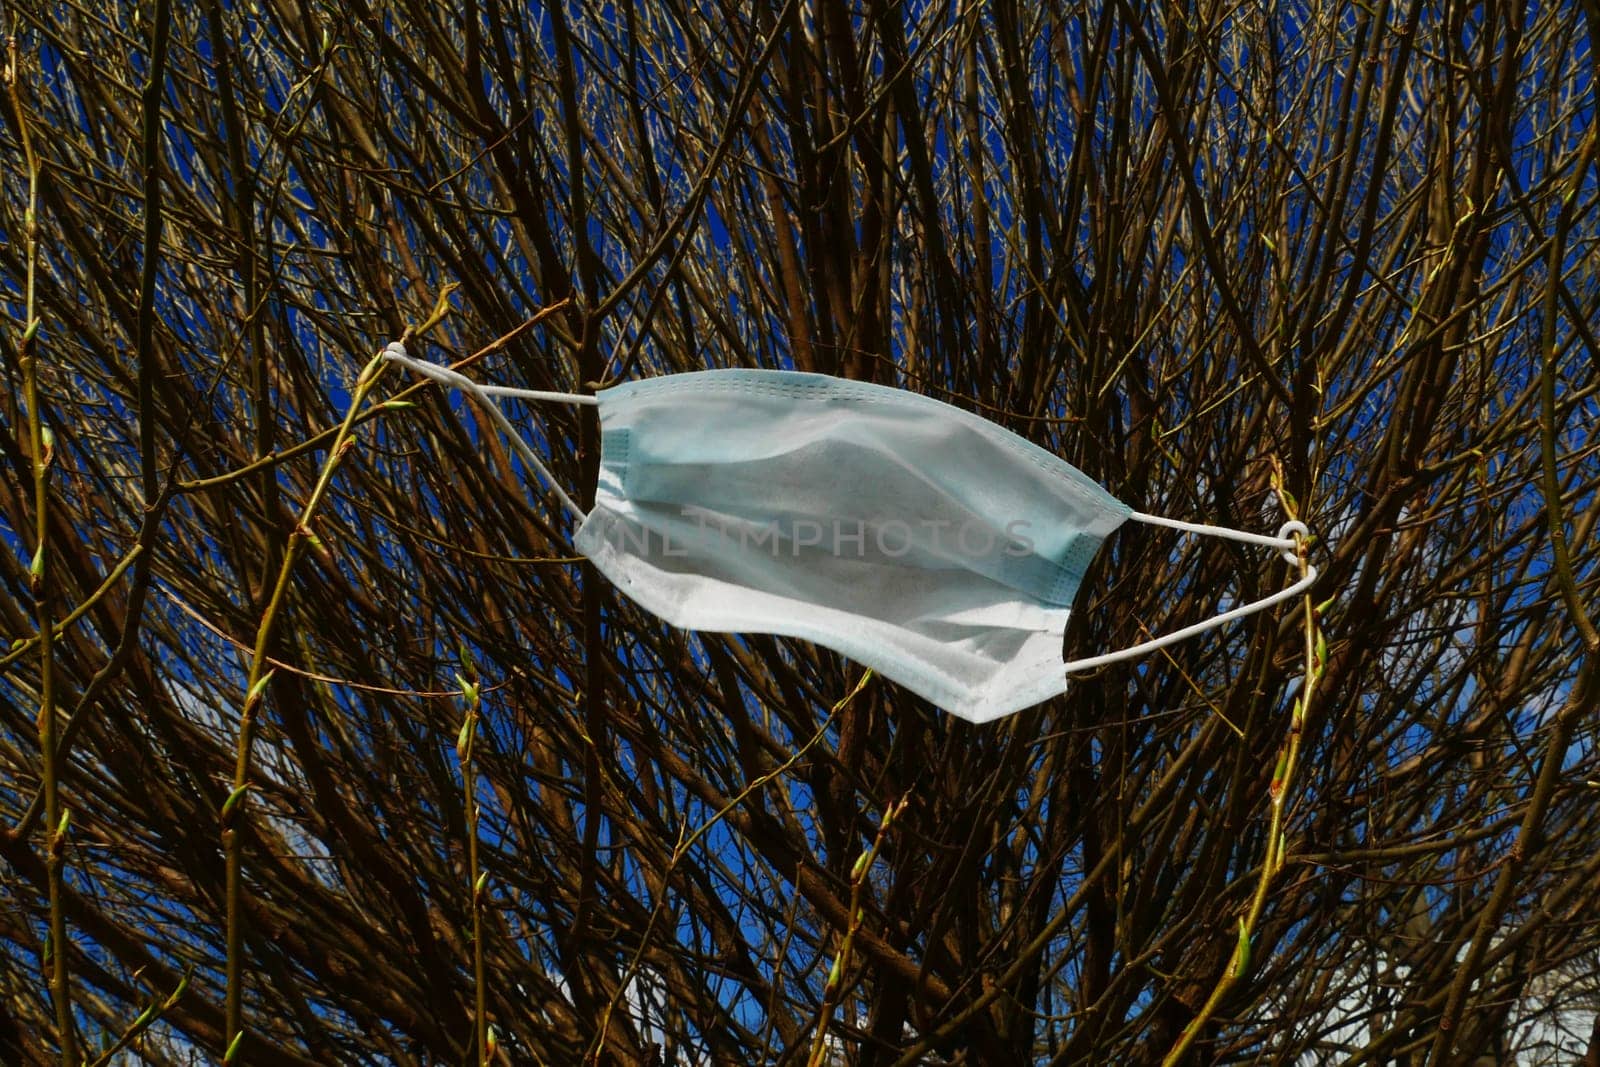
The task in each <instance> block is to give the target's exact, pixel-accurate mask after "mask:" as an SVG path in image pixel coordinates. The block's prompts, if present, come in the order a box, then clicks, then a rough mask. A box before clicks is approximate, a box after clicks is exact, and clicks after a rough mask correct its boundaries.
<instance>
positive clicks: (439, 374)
mask: <svg viewBox="0 0 1600 1067" xmlns="http://www.w3.org/2000/svg"><path fill="white" fill-rule="evenodd" d="M383 358H384V359H387V360H390V361H391V362H394V363H398V364H400V365H401V366H402V367H409V368H411V369H412V370H414V371H416V372H417V373H418V374H420V375H422V376H423V377H425V378H432V379H433V380H434V381H436V382H438V383H439V384H440V385H448V386H454V387H455V388H457V389H460V390H461V391H462V392H464V393H466V394H467V395H468V396H470V397H472V398H473V399H474V400H476V401H477V402H478V404H479V405H480V406H481V407H482V408H483V409H484V411H486V412H488V414H489V417H490V418H491V419H493V420H494V423H495V425H496V426H498V427H500V432H502V433H504V434H505V435H506V436H507V437H509V438H510V439H511V447H512V448H514V449H516V452H517V455H519V456H521V457H522V460H523V462H525V463H527V464H528V466H530V467H532V468H533V469H534V470H536V471H538V472H539V473H540V474H542V475H543V476H544V480H545V481H546V482H548V483H549V485H550V489H551V491H552V492H554V493H555V494H556V498H557V499H558V500H560V501H561V505H562V507H564V508H566V509H567V511H568V512H569V513H571V515H572V517H573V518H575V519H577V520H578V521H579V522H582V521H583V520H584V519H585V518H587V517H588V516H586V515H585V514H584V512H583V509H582V508H580V507H579V506H578V504H577V502H576V501H575V500H573V499H572V498H571V497H570V496H568V495H567V491H566V490H565V489H563V488H561V483H560V482H558V481H556V479H555V476H554V475H553V474H551V473H550V469H549V468H548V467H546V466H545V465H544V462H543V461H542V460H541V459H540V458H539V454H538V453H537V452H535V451H534V450H533V449H532V448H531V447H530V446H529V445H528V442H527V441H524V440H523V439H522V435H521V434H520V433H518V432H517V428H516V427H515V426H513V425H511V420H510V419H508V418H506V415H505V412H503V411H501V410H500V405H499V404H496V403H495V402H494V399H493V398H494V397H497V396H511V397H518V398H520V399H523V400H553V401H556V402H557V403H563V404H598V403H599V400H597V399H596V398H594V397H592V396H584V395H583V394H581V393H547V392H540V391H538V390H535V389H513V388H511V387H509V386H504V385H479V384H478V383H477V382H475V381H473V380H472V379H471V378H468V377H467V376H466V375H463V374H457V373H456V372H455V371H453V370H451V369H450V368H449V367H441V366H439V365H438V364H436V363H426V362H424V361H422V360H420V359H412V358H411V357H410V356H408V355H406V347H405V345H402V344H401V343H400V342H398V341H395V342H392V343H390V344H388V345H386V346H384V349H383Z"/></svg>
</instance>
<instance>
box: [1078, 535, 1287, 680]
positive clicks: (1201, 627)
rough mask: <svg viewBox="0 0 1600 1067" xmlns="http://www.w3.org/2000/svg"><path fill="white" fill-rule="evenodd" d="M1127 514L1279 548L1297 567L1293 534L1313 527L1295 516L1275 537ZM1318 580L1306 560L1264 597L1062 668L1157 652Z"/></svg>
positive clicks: (1086, 666) (1085, 667) (1099, 664)
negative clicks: (1301, 571)
mask: <svg viewBox="0 0 1600 1067" xmlns="http://www.w3.org/2000/svg"><path fill="white" fill-rule="evenodd" d="M1128 517H1129V518H1131V519H1133V520H1134V521H1136V522H1142V523H1147V524H1148V525H1151V526H1166V527H1168V528H1170V529H1174V530H1184V531H1186V532H1188V533H1200V534H1210V535H1211V536H1213V537H1225V538H1227V539H1229V540H1231V541H1243V542H1245V543H1246V544H1251V545H1261V546H1263V547H1266V548H1276V549H1277V550H1278V555H1279V556H1281V557H1282V558H1283V560H1284V561H1285V562H1286V563H1288V564H1289V565H1290V566H1294V567H1298V566H1299V565H1300V555H1299V552H1298V550H1297V548H1296V543H1295V539H1294V537H1293V536H1291V535H1293V534H1299V535H1300V536H1301V537H1309V536H1311V531H1310V530H1309V529H1308V528H1307V527H1306V524H1305V523H1303V522H1300V521H1299V520H1298V519H1292V520H1290V521H1289V522H1286V523H1284V524H1283V525H1282V526H1280V527H1278V535H1277V536H1276V537H1269V536H1267V535H1266V534H1256V533H1247V532H1245V531H1244V530H1232V529H1229V528H1228V527H1226V526H1207V525H1206V524H1204V523H1199V522H1184V521H1182V520H1181V519H1167V518H1162V517H1161V516H1159V515H1146V514H1144V513H1143V512H1139V511H1135V512H1133V513H1132V514H1131V515H1129V516H1128ZM1316 580H1317V568H1315V567H1313V566H1312V565H1311V564H1309V563H1308V564H1306V573H1305V576H1304V577H1302V578H1301V579H1300V580H1299V581H1298V582H1295V583H1294V584H1293V585H1291V586H1290V587H1289V588H1287V589H1284V590H1282V591H1281V592H1277V593H1273V594H1272V595H1271V596H1265V597H1262V598H1261V599H1260V600H1254V601H1251V602H1250V603H1248V604H1241V605H1239V606H1238V607H1236V608H1232V609H1230V610H1228V611H1224V612H1222V613H1221V614H1220V615H1215V616H1213V617H1211V618H1209V619H1206V620H1205V621H1204V622H1197V623H1195V624H1194V625H1192V626H1185V627H1184V628H1183V629H1181V630H1174V631H1173V632H1172V633H1170V634H1163V635H1161V636H1160V637H1156V638H1152V639H1151V640H1149V641H1141V642H1140V643H1139V644H1137V645H1130V646H1129V647H1127V648H1123V649H1118V650H1117V651H1116V652H1107V653H1105V654H1104V655H1100V656H1089V657H1086V658H1084V659H1075V660H1069V661H1068V662H1067V663H1066V664H1064V665H1063V669H1064V670H1065V671H1066V672H1067V673H1068V674H1072V673H1075V672H1077V671H1086V670H1090V669H1092V668H1094V667H1104V666H1106V665H1107V664H1110V663H1121V662H1122V661H1123V660H1130V659H1137V658H1139V657H1140V656H1143V655H1144V654H1145V653H1146V652H1154V651H1155V650H1156V649H1158V648H1166V647H1167V646H1168V645H1175V644H1177V643H1178V642H1179V641H1186V640H1188V639H1189V638H1191V637H1194V636H1195V635H1196V634H1203V633H1205V632H1206V631H1207V630H1215V629H1216V628H1217V627H1218V626H1221V625H1223V624H1224V623H1229V622H1232V621H1233V620H1235V619H1242V618H1244V617H1245V616H1247V615H1254V614H1256V613H1257V612H1259V611H1265V610H1266V609H1267V608H1270V607H1272V606H1273V605H1274V604H1281V603H1283V602H1284V601H1285V600H1292V599H1294V598H1295V597H1297V596H1299V595H1300V594H1301V593H1304V592H1305V591H1306V590H1307V589H1310V588H1311V584H1312V583H1313V582H1315V581H1316Z"/></svg>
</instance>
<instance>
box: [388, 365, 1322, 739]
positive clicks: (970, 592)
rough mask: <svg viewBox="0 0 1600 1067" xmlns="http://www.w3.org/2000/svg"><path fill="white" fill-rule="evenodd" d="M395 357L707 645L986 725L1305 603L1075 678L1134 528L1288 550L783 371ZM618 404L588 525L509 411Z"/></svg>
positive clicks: (1206, 625) (1290, 556)
mask: <svg viewBox="0 0 1600 1067" xmlns="http://www.w3.org/2000/svg"><path fill="white" fill-rule="evenodd" d="M387 355H388V356H389V358H390V359H392V360H393V361H395V362H397V363H401V364H403V365H404V366H407V367H410V368H411V369H413V370H415V371H417V372H418V373H420V374H424V375H426V376H428V377H430V378H433V379H434V380H436V381H439V382H441V383H443V384H446V385H451V386H455V387H457V388H460V389H462V390H463V391H465V392H467V393H469V394H471V395H472V396H474V397H475V398H476V399H477V400H479V401H480V402H481V403H482V404H483V405H484V407H485V409H486V410H487V411H488V412H489V414H490V416H491V417H492V418H493V419H494V420H495V421H496V423H497V424H498V425H499V427H500V428H501V430H502V431H504V432H505V433H506V435H507V436H508V438H509V439H510V440H511V442H512V444H513V446H514V447H515V448H516V449H517V451H518V453H519V454H520V455H521V456H522V457H523V459H524V460H525V461H526V462H527V463H528V464H529V465H530V466H532V467H533V468H534V469H535V470H537V471H538V472H539V473H540V474H541V475H542V476H543V477H545V478H546V479H547V480H549V481H550V484H551V486H552V487H553V489H554V490H555V492H556V493H557V495H558V496H559V498H560V499H561V501H562V503H563V505H564V506H565V507H566V508H567V509H568V510H569V511H571V512H572V514H573V516H574V517H575V518H576V519H578V520H579V522H580V525H579V527H578V532H577V535H576V537H575V538H574V542H573V543H574V547H575V548H576V549H577V550H578V551H579V552H581V553H582V554H583V555H585V556H587V557H588V558H589V560H590V561H591V562H592V563H593V564H594V565H595V567H596V568H598V569H599V571H600V572H601V573H602V574H604V575H605V576H606V577H607V578H608V579H609V580H610V581H611V583H612V584H613V585H614V586H615V587H616V588H617V589H618V590H620V591H621V592H622V593H624V594H625V595H627V596H628V597H629V598H630V599H632V600H633V601H634V602H635V603H637V604H639V605H640V606H641V607H643V608H645V609H646V610H648V611H650V612H651V613H653V614H655V615H657V616H659V617H661V618H662V619H664V620H666V621H667V622H668V623H670V624H672V625H674V626H678V627H681V628H683V629H687V630H702V631H708V632H718V633H764V634H779V635H783V636H787V637H797V638H803V639H805V640H808V641H812V642H815V643H816V644H818V645H822V646H823V647H825V648H830V649H833V650H834V651H836V652H839V653H842V654H843V655H845V656H848V657H849V658H851V659H853V660H855V661H857V662H858V663H861V664H863V665H864V666H867V667H870V668H872V669H873V670H874V671H876V672H877V673H879V674H881V675H883V676H884V677H885V678H888V679H890V680H891V681H894V682H897V683H899V684H900V685H902V686H904V687H905V688H907V689H909V690H910V691H912V692H913V693H916V694H917V695H919V696H921V697H924V698H925V699H927V700H928V701H930V702H932V703H933V704H936V705H938V706H939V707H941V708H944V709H945V710H947V711H949V712H951V713H953V714H955V715H958V716H960V717H961V718H963V719H967V720H970V721H972V722H986V721H988V720H990V719H995V718H998V717H1000V716H1003V715H1008V714H1011V713H1012V712H1015V711H1019V710H1021V709H1023V708H1027V707H1031V706H1032V705H1034V704H1037V703H1039V702H1040V701H1043V700H1046V699H1048V698H1050V697H1052V696H1055V695H1057V694H1059V693H1061V692H1063V691H1064V690H1065V689H1066V688H1067V684H1068V682H1067V676H1068V674H1069V673H1070V672H1073V671H1080V670H1086V669H1089V668H1092V667H1097V666H1101V665H1103V664H1106V663H1111V662H1115V661H1117V660H1122V659H1128V658H1131V657H1134V656H1139V655H1142V654H1144V653H1146V652H1148V651H1150V650H1152V649H1155V648H1159V647H1161V646H1163V645H1167V644H1171V643H1172V642H1174V641H1178V640H1182V639H1183V638H1186V637H1189V636H1192V635H1193V634H1196V633H1199V632H1202V631H1204V630H1207V629H1210V628H1212V627H1214V626H1218V625H1220V624H1222V623H1224V622H1227V621H1228V620H1230V619H1236V618H1240V617H1242V616H1244V615H1247V614H1250V613H1252V612H1256V611H1260V610H1262V609H1263V608H1267V607H1270V606H1272V605H1273V604H1277V603H1280V602H1282V601H1285V600H1288V599H1289V598H1291V597H1294V596H1297V595H1299V594H1300V593H1302V592H1303V591H1304V590H1306V589H1307V588H1309V587H1310V585H1311V582H1312V581H1313V580H1315V578H1316V571H1315V570H1314V569H1308V570H1307V572H1306V573H1305V575H1304V576H1303V577H1302V578H1301V580H1300V581H1298V582H1296V583H1295V584H1294V585H1293V586H1291V587H1290V588H1288V589H1285V590H1283V591H1282V592H1279V593H1276V594H1274V595H1272V596H1269V597H1266V598H1264V599H1262V600H1259V601H1256V602H1254V603H1251V604H1246V605H1242V606H1240V607H1237V608H1234V609H1233V610H1231V611H1227V612H1224V613H1222V614H1220V615H1218V616H1215V617H1213V618H1210V619H1207V620H1205V621H1204V622H1201V623H1198V624H1196V625H1194V626H1190V627H1187V628H1185V629H1182V630H1179V631H1177V632H1176V633H1171V634H1167V635H1165V636H1164V637H1160V638H1157V639H1155V640H1152V641H1146V642H1144V643H1143V644H1140V645H1136V646H1134V647H1132V648H1128V649H1122V650H1120V651H1118V652H1114V653H1110V654H1107V655H1103V656H1095V657H1091V658H1088V659H1082V660H1076V661H1072V662H1063V661H1062V657H1061V650H1062V642H1063V633H1064V631H1065V629H1066V624H1067V618H1068V615H1069V613H1070V611H1071V608H1072V603H1073V599H1074V598H1075V597H1076V595H1077V592H1078V586H1079V585H1080V584H1081V583H1082V581H1083V578H1084V574H1085V572H1086V571H1087V570H1088V567H1089V564H1090V562H1091V561H1092V560H1093V559H1094V557H1095V554H1096V552H1098V551H1099V548H1100V546H1101V544H1102V543H1104V541H1105V539H1106V538H1107V537H1108V536H1109V535H1110V534H1111V533H1112V532H1113V531H1115V530H1116V529H1117V528H1118V527H1119V526H1121V525H1122V524H1123V523H1124V522H1125V521H1128V520H1129V519H1132V520H1135V521H1139V522H1145V523H1151V524H1155V525H1161V526H1168V527H1173V528H1176V529H1179V530H1186V531H1190V532H1199V533H1208V534H1215V535H1218V536H1222V537H1228V538H1232V539H1235V540H1242V541H1245V542H1248V543H1252V544H1257V545H1261V546H1263V547H1267V548H1273V549H1277V550H1278V551H1280V552H1281V553H1283V554H1284V556H1285V558H1286V559H1287V560H1289V561H1290V562H1292V563H1295V564H1296V565H1298V563H1299V560H1298V556H1297V555H1296V554H1295V552H1294V549H1295V541H1294V540H1293V536H1292V535H1293V534H1296V533H1299V534H1305V533H1306V529H1305V527H1304V526H1303V525H1301V524H1300V523H1287V524H1285V525H1284V527H1283V528H1282V529H1280V530H1279V531H1278V535H1277V536H1276V537H1268V536H1264V535H1260V534H1252V533H1245V532H1242V531H1236V530H1227V529H1224V528H1220V527H1211V526H1203V525H1200V524H1195V523H1185V522H1179V521H1176V520H1171V519H1163V518H1160V517H1157V516H1152V515H1144V514H1141V513H1139V512H1136V511H1133V510H1131V509H1130V508H1128V507H1127V506H1126V505H1125V504H1123V503H1121V502H1120V501H1118V500H1117V499H1116V498H1115V497H1113V496H1111V495H1110V494H1108V493H1107V492H1106V491H1105V490H1104V489H1102V488H1101V487H1100V486H1099V485H1098V484H1096V483H1095V482H1094V481H1093V480H1092V479H1090V478H1089V477H1088V476H1086V475H1085V474H1083V473H1082V472H1081V471H1079V470H1077V469H1076V468H1074V467H1072V466H1071V465H1069V464H1067V463H1065V462H1063V461H1062V460H1061V459H1059V458H1057V457H1056V456H1054V455H1052V454H1051V453H1049V452H1046V451H1045V450H1044V449H1042V448H1039V447H1038V446H1036V445H1034V444H1031V443H1030V442H1028V441H1025V440H1023V439H1022V438H1020V437H1018V436H1017V435H1015V434H1013V433H1011V432H1010V431H1008V430H1006V429H1004V428H1002V427H1000V426H997V425H995V424H994V423H992V422H990V421H988V420H987V419H983V418H980V417H979V416H976V415H973V414H971V413H969V412H966V411H962V410H961V409H959V408H956V407H952V406H951V405H949V404H945V403H941V402H940V401H937V400H933V399H931V398H928V397H925V396H920V395H918V394H915V393H909V392H906V391H904V390H900V389H893V388H888V387H885V386H880V385H870V384H867V383H864V382H856V381H850V380H846V379H841V378H831V377H827V376H824V375H819V374H803V373H797V372H790V371H771V370H714V371H701V372H695V373H688V374H672V375H667V376H664V377H659V378H651V379H646V380H642V381H636V382H629V383H626V384H623V385H618V386H614V387H612V388H609V389H604V390H602V391H601V392H599V393H598V394H596V395H595V396H592V397H591V396H580V395H577V394H567V393H548V392H538V391H533V390H522V389H509V388H504V387H497V386H480V385H478V384H476V383H474V382H472V381H471V380H469V379H467V378H465V377H463V376H462V375H460V374H457V373H456V372H454V371H451V370H449V369H447V368H444V367H438V366H435V365H433V364H430V363H423V362H420V361H417V360H414V359H411V358H410V357H408V356H407V355H406V354H405V351H404V349H403V348H401V347H400V346H399V345H391V346H389V348H388V350H387ZM496 396H513V397H519V398H522V399H532V400H548V401H561V402H567V403H574V404H598V406H599V409H600V410H599V414H600V427H601V459H600V477H599V482H598V484H597V486H596V490H595V502H594V507H593V509H592V510H591V511H589V512H588V513H587V514H585V513H584V512H583V511H582V510H581V509H580V508H579V507H578V505H577V504H576V503H575V502H574V501H573V500H572V499H571V497H570V496H568V495H567V494H566V493H565V492H564V491H563V490H562V489H561V487H560V486H559V485H557V484H556V483H555V482H554V480H553V479H551V478H550V475H549V471H548V470H547V469H546V468H545V466H544V464H543V463H542V462H541V461H540V459H539V456H538V454H537V453H536V452H535V451H534V450H533V449H532V448H531V447H529V446H528V444H527V443H526V442H525V441H523V440H522V437H521V435H520V434H518V433H517V431H516V429H515V428H514V427H513V426H512V425H511V423H510V422H509V420H507V418H506V417H505V415H504V413H502V412H501V411H500V409H499V407H498V405H497V404H496V403H495V400H494V397H496Z"/></svg>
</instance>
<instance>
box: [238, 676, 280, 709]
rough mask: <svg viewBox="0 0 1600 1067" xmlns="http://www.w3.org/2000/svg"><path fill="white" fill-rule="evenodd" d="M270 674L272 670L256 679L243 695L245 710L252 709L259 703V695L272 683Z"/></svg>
mask: <svg viewBox="0 0 1600 1067" xmlns="http://www.w3.org/2000/svg"><path fill="white" fill-rule="evenodd" d="M272 674H273V672H272V671H268V672H267V673H266V674H263V675H262V676H261V677H260V678H258V679H257V680H256V684H255V685H253V686H251V687H250V691H249V692H248V693H246V694H245V696H244V710H245V711H247V712H249V711H254V710H255V708H256V706H257V705H258V704H260V703H261V697H262V696H263V694H265V693H266V691H267V686H269V685H271V684H272Z"/></svg>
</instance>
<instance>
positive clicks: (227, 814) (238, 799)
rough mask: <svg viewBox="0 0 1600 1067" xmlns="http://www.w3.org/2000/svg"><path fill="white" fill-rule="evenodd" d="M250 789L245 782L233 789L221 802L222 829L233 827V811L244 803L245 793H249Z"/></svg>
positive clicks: (248, 784)
mask: <svg viewBox="0 0 1600 1067" xmlns="http://www.w3.org/2000/svg"><path fill="white" fill-rule="evenodd" d="M250 789H251V786H250V783H249V782H246V783H245V784H244V785H241V786H240V787H239V788H238V789H235V790H234V791H233V792H231V793H229V794H228V799H227V800H224V801H223V802H222V825H223V827H224V828H227V827H229V826H231V825H233V814H234V811H235V809H237V808H238V807H239V805H240V804H241V803H242V802H243V801H244V796H245V794H246V793H248V792H250Z"/></svg>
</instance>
